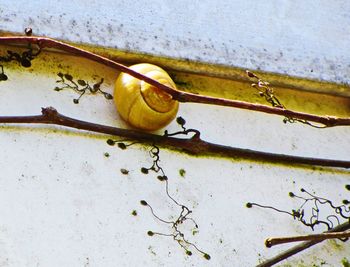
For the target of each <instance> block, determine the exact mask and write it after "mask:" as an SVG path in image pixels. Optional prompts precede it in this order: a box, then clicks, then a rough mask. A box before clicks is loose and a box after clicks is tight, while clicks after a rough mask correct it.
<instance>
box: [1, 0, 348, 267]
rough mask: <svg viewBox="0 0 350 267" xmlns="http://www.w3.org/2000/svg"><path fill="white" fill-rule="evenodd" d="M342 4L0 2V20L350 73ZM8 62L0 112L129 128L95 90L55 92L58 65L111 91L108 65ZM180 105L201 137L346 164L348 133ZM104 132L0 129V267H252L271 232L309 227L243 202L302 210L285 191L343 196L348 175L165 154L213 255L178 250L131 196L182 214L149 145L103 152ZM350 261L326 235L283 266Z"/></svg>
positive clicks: (248, 63)
mask: <svg viewBox="0 0 350 267" xmlns="http://www.w3.org/2000/svg"><path fill="white" fill-rule="evenodd" d="M349 11H350V7H349V2H347V1H333V2H331V3H330V2H328V1H309V2H308V4H305V2H304V1H221V2H219V3H217V2H214V1H207V0H206V1H198V2H196V1H137V2H130V1H104V3H103V4H101V2H100V1H31V2H26V1H4V0H0V30H6V31H13V32H21V31H23V29H24V28H25V27H27V26H30V27H32V28H33V29H34V32H35V33H36V34H39V35H46V36H50V37H53V38H61V39H65V40H70V41H74V42H85V43H91V44H96V45H102V46H110V47H117V48H119V49H126V50H132V51H139V52H145V53H152V54H160V55H166V56H169V57H180V58H188V59H191V60H201V61H206V62H212V63H220V64H226V65H231V66H240V67H244V68H251V69H255V68H260V69H262V70H265V71H274V72H279V73H288V74H290V75H297V76H302V77H310V78H320V79H326V80H329V81H337V82H344V83H348V82H349V68H350V67H349V65H348V64H349V59H350V55H349V50H348V49H347V48H348V47H349V42H350V41H349V38H347V36H349V27H348V26H347V25H349V20H350V17H349ZM15 66H16V65H15V64H8V65H6V72H7V74H8V76H9V80H8V81H6V82H2V83H0V114H2V115H14V114H22V115H24V114H38V113H39V112H40V108H41V107H42V106H49V105H52V106H54V107H56V108H57V109H58V110H59V111H60V112H62V113H63V114H66V115H70V116H73V117H76V118H79V119H85V120H89V121H94V122H98V123H104V124H110V125H114V126H120V127H127V126H126V125H125V123H123V122H122V121H121V120H120V118H119V117H118V115H117V114H116V111H115V107H114V106H113V103H112V102H110V101H107V100H105V99H104V98H103V97H102V96H98V95H97V96H96V97H95V96H91V95H87V96H86V97H84V98H83V99H82V101H81V104H79V105H74V104H73V103H72V99H73V98H74V97H76V94H74V92H72V91H63V92H60V93H57V92H55V91H54V90H53V88H54V87H55V86H56V85H57V84H56V83H55V80H56V79H57V76H56V74H57V72H58V71H64V72H71V73H73V74H74V76H75V77H79V78H83V79H87V80H91V79H93V78H94V77H95V76H98V77H104V78H105V83H104V85H103V89H105V90H106V91H108V92H112V91H113V83H114V80H115V78H116V74H115V73H114V72H113V71H112V70H110V69H108V68H104V67H101V66H99V65H97V64H91V63H89V62H87V61H85V60H83V59H79V61H77V60H76V59H74V58H73V57H67V56H62V55H61V56H59V55H45V54H42V55H41V56H40V57H39V58H38V59H36V60H35V61H34V62H33V67H32V68H31V69H29V70H26V69H18V68H17V67H15ZM311 70H313V72H312V71H311ZM95 78H96V77H95ZM179 115H181V116H183V117H184V118H186V120H187V125H188V127H192V128H195V129H198V130H200V131H201V132H202V137H203V139H205V140H208V141H212V142H216V143H221V144H225V145H232V146H237V147H243V148H251V149H256V150H263V151H271V152H275V153H285V154H293V155H302V156H310V157H325V158H333V159H342V160H350V152H349V151H350V142H349V140H348V137H349V136H350V129H349V128H348V127H342V128H331V129H324V130H318V129H313V128H310V127H307V126H304V125H299V124H295V125H294V124H293V125H289V124H287V125H285V124H283V123H282V121H281V118H280V117H276V116H270V115H264V114H257V113H253V112H249V111H242V110H236V109H230V108H222V107H214V106H204V105H192V104H183V105H181V107H180V112H179ZM168 129H169V130H170V131H175V130H178V129H179V127H178V125H176V123H172V124H171V125H170V126H169V127H168ZM107 138H108V137H107V136H102V137H101V136H95V135H88V134H84V133H81V132H77V131H67V130H66V129H62V128H59V127H47V126H35V127H34V126H2V127H1V128H0V147H1V149H0V170H1V172H0V215H1V216H0V266H254V265H255V264H257V263H258V262H259V261H260V260H262V259H266V258H269V257H271V256H273V255H276V254H277V253H279V252H281V251H283V250H285V249H286V247H289V246H281V247H276V248H273V249H267V248H265V247H264V245H263V241H264V239H265V238H267V237H270V236H285V235H295V234H306V233H310V231H309V229H306V228H305V227H302V226H301V225H300V224H298V223H297V222H295V221H293V220H292V219H291V218H289V217H285V216H283V215H281V214H277V213H274V212H271V211H265V210H259V209H252V210H249V209H247V208H245V203H246V202H247V201H256V202H260V203H263V204H269V205H273V206H276V207H280V208H285V209H288V208H289V209H292V208H297V207H298V205H297V203H298V202H296V201H293V200H292V199H290V198H289V197H288V192H289V191H294V192H297V191H298V190H299V189H300V188H301V187H304V188H306V189H309V190H314V191H315V192H316V193H318V194H319V195H321V196H328V197H329V198H332V199H334V200H335V201H336V202H337V203H339V202H340V201H341V200H342V199H343V198H348V195H349V194H348V192H346V191H345V190H344V185H345V184H349V172H348V171H338V170H325V169H303V168H292V167H287V166H278V165H271V164H261V163H259V162H247V161H242V160H237V159H223V158H215V157H206V158H195V157H190V156H188V155H184V154H178V153H174V152H171V151H166V150H163V149H162V150H161V164H162V166H163V167H164V170H165V171H166V174H167V175H168V176H169V179H170V192H171V193H172V195H174V197H175V198H176V199H177V200H180V201H181V202H184V204H186V205H188V206H189V207H190V208H191V209H193V216H192V217H193V218H194V219H195V220H196V221H197V223H198V224H199V233H198V234H196V235H195V236H193V235H192V234H191V230H192V227H191V226H190V225H185V226H184V228H183V230H184V231H185V232H186V233H187V234H188V237H189V240H190V241H193V242H194V243H195V244H196V245H198V247H200V248H201V249H203V250H204V251H206V252H208V253H209V254H210V255H211V258H212V259H211V260H210V261H206V260H204V259H203V258H202V257H201V256H200V255H199V254H198V253H196V252H195V250H192V251H193V254H194V255H193V256H192V257H188V256H186V255H185V253H184V251H183V250H182V249H181V248H180V247H179V246H178V244H177V243H176V242H174V241H173V240H171V239H170V238H166V237H157V236H155V237H148V236H147V234H146V232H147V231H148V230H154V231H160V232H164V233H167V232H168V231H169V228H168V227H166V226H165V225H163V224H161V223H160V222H159V221H157V220H155V219H154V218H153V217H152V216H151V213H150V211H149V210H148V209H147V208H145V207H142V206H140V204H139V201H140V200H141V199H145V200H147V201H148V202H149V203H151V204H152V206H154V208H155V211H156V212H157V213H158V214H160V215H161V216H162V217H164V218H166V219H171V216H175V215H176V214H177V212H178V210H177V209H176V207H174V206H173V205H172V204H171V203H170V202H169V201H168V199H167V198H166V197H165V193H164V187H163V186H162V185H161V184H160V182H159V181H157V180H156V178H155V175H154V174H149V175H144V174H142V173H141V172H140V168H141V167H143V166H148V165H149V164H150V163H151V159H150V157H149V155H148V152H147V149H146V148H144V147H143V146H133V147H130V148H129V149H128V150H126V151H122V150H119V149H118V148H116V147H110V146H108V145H107V144H106V142H105V141H106V139H107ZM105 152H108V153H109V154H110V157H108V158H106V157H105V156H104V153H105ZM121 168H126V169H128V170H129V174H128V175H123V174H121V173H120V169H121ZM181 168H184V169H185V170H186V175H185V178H183V177H181V176H180V175H179V170H180V169H181ZM132 210H137V212H138V216H136V217H135V216H132V215H131V212H132ZM348 255H350V251H349V246H348V244H347V243H345V245H344V244H342V243H340V242H337V241H336V242H325V243H324V244H322V245H320V246H317V247H315V248H312V249H310V250H308V251H307V252H306V253H303V254H302V255H298V256H297V257H295V258H294V259H291V260H290V261H288V263H289V264H292V266H295V265H296V264H304V265H306V266H312V264H316V265H317V264H318V265H320V264H321V263H322V262H323V261H326V262H327V264H329V266H339V264H340V261H341V260H342V259H343V258H344V257H348Z"/></svg>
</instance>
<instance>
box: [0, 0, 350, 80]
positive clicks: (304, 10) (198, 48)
mask: <svg viewBox="0 0 350 267" xmlns="http://www.w3.org/2000/svg"><path fill="white" fill-rule="evenodd" d="M349 10H350V2H349V1H346V0H337V1H332V2H330V1H327V0H322V1H308V2H307V3H305V1H302V0H297V1H291V0H284V1H277V0H269V1H256V0H248V1H216V2H213V1H210V0H201V1H184V0H182V1H159V0H152V1H144V0H142V1H137V2H135V3H130V1H123V0H121V1H114V0H107V1H103V3H101V2H100V1H95V0H89V1H84V4H82V2H81V1H79V0H69V1H67V0H61V1H40V0H34V1H30V2H28V1H24V0H19V1H15V2H9V1H6V0H1V1H0V21H1V30H5V31H12V32H22V31H23V29H24V28H25V27H28V26H29V27H32V28H33V29H34V32H35V33H36V34H38V35H46V36H51V37H53V38H60V39H64V40H70V41H72V42H83V43H90V44H95V45H99V46H108V47H114V48H118V49H122V50H129V51H138V52H144V53H151V54H157V55H166V56H170V57H176V58H184V59H190V60H196V61H205V62H210V63H217V64H224V65H229V66H238V67H243V68H249V69H261V70H263V71H270V72H276V73H282V74H288V75H292V76H300V77H307V78H315V79H323V80H328V81H334V82H338V83H346V84H349V82H350V78H349V72H350V64H349V62H350V53H349V47H350V38H348V37H349V36H350V27H348V25H350V15H349V14H350V12H349Z"/></svg>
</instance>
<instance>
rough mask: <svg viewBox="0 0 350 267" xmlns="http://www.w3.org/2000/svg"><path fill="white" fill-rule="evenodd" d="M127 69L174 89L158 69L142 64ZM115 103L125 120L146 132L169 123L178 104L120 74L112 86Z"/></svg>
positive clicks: (142, 83)
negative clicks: (113, 87) (113, 86)
mask: <svg viewBox="0 0 350 267" xmlns="http://www.w3.org/2000/svg"><path fill="white" fill-rule="evenodd" d="M130 68H131V69H133V70H134V71H137V72H139V73H141V74H144V75H145V76H147V77H150V78H152V79H154V80H156V81H158V82H159V83H161V84H164V85H167V86H169V87H172V88H174V89H176V85H175V83H174V82H173V80H172V79H171V78H170V76H169V75H168V73H166V72H165V71H164V70H163V69H161V68H160V67H158V66H155V65H152V64H148V63H141V64H136V65H133V66H130ZM114 102H115V104H116V106H117V110H118V112H119V114H120V116H121V117H122V118H123V119H124V120H125V121H127V122H128V123H129V124H130V125H132V126H133V127H135V128H139V129H142V130H147V131H153V130H158V129H160V128H162V127H164V126H166V125H167V124H169V123H170V122H171V121H172V120H173V119H174V118H175V116H176V113H177V111H178V109H179V103H178V102H177V101H176V100H174V99H173V98H172V96H171V95H169V94H167V93H165V92H164V91H162V90H161V89H158V88H156V87H155V86H153V85H150V84H148V83H146V82H144V81H142V80H139V79H137V78H134V77H132V76H131V75H129V74H126V73H121V74H120V75H119V77H118V79H117V81H116V83H115V89H114Z"/></svg>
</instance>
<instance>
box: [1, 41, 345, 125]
mask: <svg viewBox="0 0 350 267" xmlns="http://www.w3.org/2000/svg"><path fill="white" fill-rule="evenodd" d="M11 43H13V44H19V43H20V44H28V43H31V44H36V45H38V46H39V47H40V48H45V47H46V48H55V49H59V50H62V51H65V52H68V53H71V54H73V55H78V56H82V57H84V58H88V59H90V60H93V61H96V62H99V63H102V64H104V65H106V66H109V67H112V68H114V69H116V70H118V71H121V72H125V73H128V74H130V75H131V76H133V77H135V78H138V79H140V80H143V81H145V82H147V83H149V84H151V85H153V86H155V87H158V88H160V89H161V90H164V91H165V92H167V93H168V94H170V95H171V96H172V97H173V98H174V99H176V100H178V101H180V102H193V103H202V104H211V105H220V106H229V107H236V108H241V109H248V110H254V111H259V112H264V113H269V114H275V115H281V116H284V117H288V118H294V119H301V120H305V121H312V122H315V123H319V124H322V125H324V126H327V127H333V126H345V125H350V118H338V117H333V116H318V115H314V114H309V113H303V112H297V111H292V110H288V109H284V108H280V107H269V106H266V105H261V104H255V103H249V102H244V101H238V100H229V99H224V98H216V97H210V96H204V95H197V94H192V93H188V92H183V91H179V90H175V89H173V88H171V87H168V86H166V85H163V84H161V83H159V82H157V81H155V80H153V79H151V78H148V77H147V76H145V75H142V74H140V73H138V72H136V71H134V70H132V69H130V68H128V67H127V66H125V65H123V64H120V63H117V62H115V61H112V60H110V59H108V58H105V57H103V56H100V55H97V54H94V53H91V52H89V51H87V50H84V49H81V48H78V47H75V46H72V45H69V44H66V43H63V42H60V41H57V40H54V39H51V38H47V37H33V36H9V37H0V44H11Z"/></svg>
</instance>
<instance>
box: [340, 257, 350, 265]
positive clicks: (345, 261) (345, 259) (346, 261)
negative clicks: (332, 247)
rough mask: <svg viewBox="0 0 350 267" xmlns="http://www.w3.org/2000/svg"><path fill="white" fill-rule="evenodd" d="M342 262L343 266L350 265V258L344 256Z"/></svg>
mask: <svg viewBox="0 0 350 267" xmlns="http://www.w3.org/2000/svg"><path fill="white" fill-rule="evenodd" d="M341 264H342V266H343V267H350V262H349V260H348V259H347V258H343V259H342V260H341Z"/></svg>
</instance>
